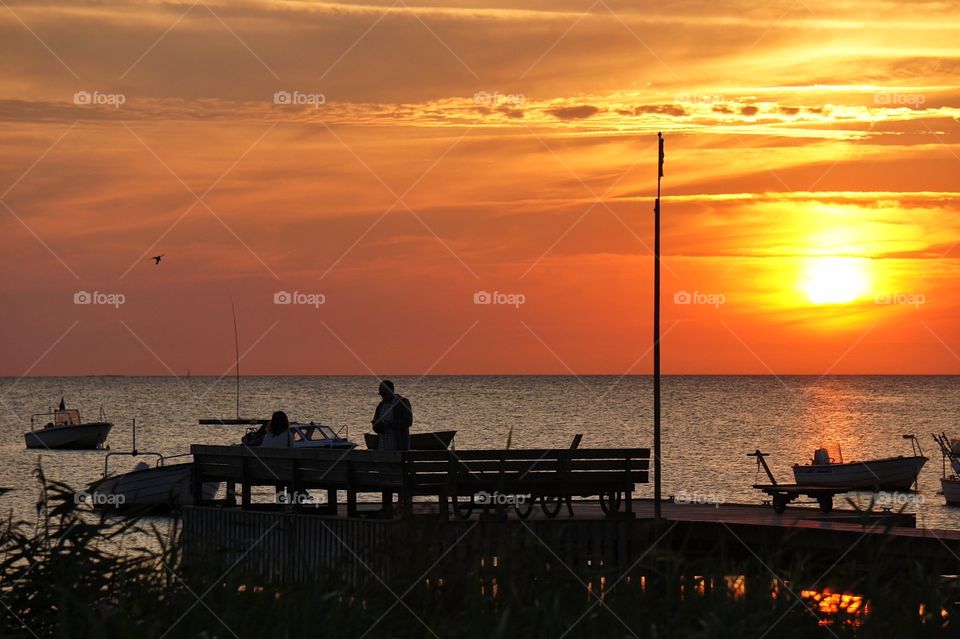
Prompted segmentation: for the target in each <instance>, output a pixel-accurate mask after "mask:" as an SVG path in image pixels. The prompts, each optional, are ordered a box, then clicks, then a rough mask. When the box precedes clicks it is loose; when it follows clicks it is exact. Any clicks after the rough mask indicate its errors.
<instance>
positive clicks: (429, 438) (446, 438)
mask: <svg viewBox="0 0 960 639" xmlns="http://www.w3.org/2000/svg"><path fill="white" fill-rule="evenodd" d="M456 434H457V431H455V430H438V431H436V432H432V433H410V449H411V450H446V449H448V448H450V444H451V443H452V442H453V437H454V435H456ZM363 441H364V443H366V445H367V448H368V449H370V450H377V449H378V448H379V444H380V436H379V435H377V434H376V433H364V434H363Z"/></svg>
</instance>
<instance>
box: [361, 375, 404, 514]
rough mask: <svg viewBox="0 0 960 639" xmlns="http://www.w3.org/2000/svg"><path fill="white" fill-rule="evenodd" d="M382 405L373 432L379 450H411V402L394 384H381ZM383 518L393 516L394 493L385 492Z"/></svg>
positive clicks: (374, 421) (378, 408) (379, 407)
mask: <svg viewBox="0 0 960 639" xmlns="http://www.w3.org/2000/svg"><path fill="white" fill-rule="evenodd" d="M378 392H379V393H380V403H379V404H377V409H376V410H375V411H374V412H373V419H372V420H371V423H372V424H373V432H375V433H377V435H379V436H380V437H379V443H378V445H377V449H378V450H410V427H411V426H412V425H413V408H412V407H411V406H410V400H409V399H407V398H406V397H403V396H401V395H398V394H397V393H396V392H395V391H394V386H393V382H391V381H390V380H389V379H385V380H383V381H382V382H380V388H379V389H378ZM380 516H382V517H392V516H393V491H392V490H385V491H383V509H382V510H381V511H380Z"/></svg>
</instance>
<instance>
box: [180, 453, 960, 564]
mask: <svg viewBox="0 0 960 639" xmlns="http://www.w3.org/2000/svg"><path fill="white" fill-rule="evenodd" d="M192 452H193V454H194V460H195V462H194V464H195V468H194V470H195V475H194V486H195V490H196V491H197V492H196V493H195V494H196V495H199V494H200V493H199V488H200V487H201V486H202V483H203V482H208V481H217V482H228V483H236V484H238V485H239V486H240V491H239V494H240V498H239V503H237V504H235V505H234V504H227V505H220V506H209V505H202V504H198V505H195V506H191V507H187V508H185V509H184V512H183V533H184V559H185V562H186V563H187V565H196V566H201V565H202V566H204V567H207V568H209V567H210V566H211V565H216V566H222V567H223V568H224V569H226V568H228V567H234V568H235V569H236V570H237V571H239V572H242V573H245V574H250V575H252V576H254V577H255V578H257V579H259V580H262V581H263V582H309V581H316V580H318V579H319V578H320V576H323V575H330V574H336V575H340V576H342V577H343V578H344V579H345V580H347V581H356V580H359V579H364V578H374V577H375V578H377V579H384V578H386V577H387V576H388V575H390V574H391V573H392V571H394V569H395V563H396V560H397V558H398V557H400V556H402V557H403V558H405V559H408V560H409V558H410V557H416V558H417V561H418V562H421V563H422V564H423V566H424V568H428V567H429V566H431V564H432V563H434V562H436V563H439V562H441V561H443V562H448V564H447V565H448V567H449V568H448V570H449V573H448V574H450V575H451V576H453V575H455V574H456V572H457V571H456V568H455V566H465V565H470V566H485V567H487V568H489V569H490V570H494V571H496V570H504V569H507V568H509V567H511V566H512V567H514V568H516V567H521V566H524V565H529V564H531V563H532V564H534V565H536V566H539V567H540V568H543V567H545V566H548V565H553V566H555V567H561V566H565V567H566V568H567V569H569V571H570V572H572V573H574V574H576V575H578V576H580V577H582V578H583V579H593V578H599V577H602V576H604V575H616V576H617V577H619V576H621V575H623V574H624V573H629V572H631V571H633V572H637V571H639V573H643V572H644V571H647V570H649V569H650V566H653V565H656V563H657V562H658V561H661V560H663V559H664V558H674V559H676V558H677V557H680V558H682V559H683V561H684V564H685V565H686V566H687V567H688V569H689V570H691V571H696V570H698V566H709V565H714V564H715V563H716V561H718V559H720V558H722V560H723V561H729V562H730V563H731V565H739V564H741V563H743V562H750V561H755V560H757V559H758V558H760V557H763V560H762V563H763V565H764V566H768V567H769V569H771V570H781V569H785V568H787V567H788V566H790V565H793V564H794V563H795V562H797V561H800V560H802V561H803V562H804V564H805V565H806V566H808V567H811V566H822V567H823V568H824V569H831V568H834V567H835V566H836V565H839V564H840V563H841V562H842V565H843V566H845V567H849V568H850V569H851V570H854V571H864V570H869V569H875V568H876V567H877V563H878V562H877V561H876V559H877V557H879V556H881V555H882V557H883V562H880V563H882V566H881V569H882V570H885V571H889V572H890V573H891V574H895V573H896V572H897V570H898V569H899V568H900V567H901V566H902V565H903V562H921V563H923V564H924V565H926V566H929V568H930V570H932V571H935V572H936V574H958V573H960V533H958V532H952V531H932V530H925V529H918V528H915V527H913V526H914V520H913V519H912V517H911V516H909V515H898V514H896V513H889V512H880V513H876V512H875V513H862V512H857V511H853V510H843V509H837V510H833V511H832V512H830V513H823V512H821V511H820V510H818V509H815V508H787V509H786V511H785V512H784V513H783V514H777V513H775V512H774V511H773V509H771V508H770V507H769V506H762V505H759V504H757V505H746V504H722V505H719V506H715V505H707V504H680V503H670V502H664V503H663V504H662V514H663V517H662V518H661V519H655V518H654V504H653V502H652V501H651V500H639V499H634V497H633V491H634V489H635V484H637V483H645V482H646V479H647V473H646V470H647V465H648V464H649V450H647V449H582V450H569V449H554V450H522V451H516V450H510V451H501V450H497V451H458V452H456V453H453V452H450V451H405V452H372V451H330V450H303V449H293V450H291V449H262V450H256V451H253V450H250V449H244V448H240V447H224V446H212V447H211V446H194V447H193V449H192ZM256 486H270V487H273V488H274V489H281V488H282V489H285V490H288V491H290V492H289V493H287V494H292V495H298V494H300V495H302V494H303V493H304V491H318V490H319V491H322V493H324V494H325V496H326V501H325V502H320V503H318V502H315V501H305V500H298V501H295V502H294V503H286V504H272V503H270V504H264V503H256V502H255V501H254V500H253V499H252V489H253V487H256ZM381 492H387V493H390V492H392V493H395V494H397V495H398V496H399V497H400V500H401V501H400V502H399V503H401V504H402V506H401V507H399V508H397V509H396V512H395V513H391V512H389V510H388V511H386V512H385V511H384V508H383V506H384V504H383V503H379V502H375V501H366V502H365V501H363V500H362V499H361V500H358V499H357V495H358V494H363V493H373V494H376V495H377V496H378V497H379V494H380V493H381ZM342 493H346V494H347V499H346V502H345V503H344V502H341V501H339V500H338V495H340V494H342ZM483 494H486V495H490V494H500V495H506V496H508V497H509V496H513V497H516V496H522V497H524V498H525V500H524V502H523V503H522V504H516V503H513V502H511V501H510V500H509V499H508V500H505V501H503V502H502V503H500V502H495V503H485V504H484V503H479V502H480V501H483V500H478V499H477V495H483ZM532 502H536V504H537V506H536V507H533V506H532ZM450 562H452V563H450ZM561 569H562V568H561ZM691 574H699V573H691Z"/></svg>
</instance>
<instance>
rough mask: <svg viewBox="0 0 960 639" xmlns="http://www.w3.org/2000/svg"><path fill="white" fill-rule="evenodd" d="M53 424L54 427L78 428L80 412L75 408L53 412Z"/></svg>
mask: <svg viewBox="0 0 960 639" xmlns="http://www.w3.org/2000/svg"><path fill="white" fill-rule="evenodd" d="M53 423H54V425H56V426H79V425H80V411H79V410H77V409H76V408H70V409H67V410H55V411H53Z"/></svg>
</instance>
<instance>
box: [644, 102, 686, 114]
mask: <svg viewBox="0 0 960 639" xmlns="http://www.w3.org/2000/svg"><path fill="white" fill-rule="evenodd" d="M633 112H634V113H636V114H637V115H640V114H642V113H662V114H664V115H672V116H676V117H681V116H684V115H687V111H686V109H684V108H683V107H682V106H678V105H676V104H646V105H643V106H638V107H636V108H634V110H633Z"/></svg>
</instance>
